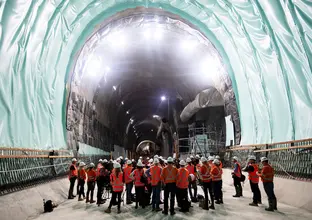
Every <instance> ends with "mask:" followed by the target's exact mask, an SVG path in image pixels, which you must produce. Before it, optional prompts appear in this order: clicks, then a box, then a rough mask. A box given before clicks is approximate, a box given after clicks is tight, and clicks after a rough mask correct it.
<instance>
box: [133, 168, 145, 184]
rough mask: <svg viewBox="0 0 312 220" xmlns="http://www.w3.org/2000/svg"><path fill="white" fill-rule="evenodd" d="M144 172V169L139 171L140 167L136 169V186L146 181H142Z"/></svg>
mask: <svg viewBox="0 0 312 220" xmlns="http://www.w3.org/2000/svg"><path fill="white" fill-rule="evenodd" d="M143 174H144V170H143V169H142V170H141V171H139V170H138V169H135V170H134V185H135V186H144V183H142V182H141V177H142V175H143Z"/></svg>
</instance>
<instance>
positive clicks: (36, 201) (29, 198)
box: [0, 178, 76, 220]
mask: <svg viewBox="0 0 312 220" xmlns="http://www.w3.org/2000/svg"><path fill="white" fill-rule="evenodd" d="M68 188H69V181H68V179H67V178H62V179H59V180H55V181H51V182H49V183H46V184H42V185H38V186H36V187H32V188H28V189H25V190H22V191H19V192H15V193H11V194H8V195H5V196H1V197H0V215H1V216H0V219H1V220H25V219H29V218H31V217H35V216H37V215H38V214H40V213H43V199H46V200H49V199H50V200H52V201H55V202H56V203H57V204H60V203H62V202H64V201H66V200H67V196H68ZM74 191H75V192H76V190H74Z"/></svg>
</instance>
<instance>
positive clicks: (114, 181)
mask: <svg viewBox="0 0 312 220" xmlns="http://www.w3.org/2000/svg"><path fill="white" fill-rule="evenodd" d="M122 175H123V174H122V172H119V174H118V178H117V177H116V172H113V173H112V174H111V175H110V180H111V181H110V182H111V185H112V187H113V191H114V192H122V191H123V186H124V184H123V182H122Z"/></svg>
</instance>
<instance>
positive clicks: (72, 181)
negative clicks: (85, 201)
mask: <svg viewBox="0 0 312 220" xmlns="http://www.w3.org/2000/svg"><path fill="white" fill-rule="evenodd" d="M76 179H77V177H75V176H74V177H72V178H70V179H69V182H70V185H69V191H68V198H72V197H73V193H74V187H75V182H76Z"/></svg>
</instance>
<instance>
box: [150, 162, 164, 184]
mask: <svg viewBox="0 0 312 220" xmlns="http://www.w3.org/2000/svg"><path fill="white" fill-rule="evenodd" d="M160 170H161V168H160V167H159V166H152V167H151V168H150V174H151V183H152V186H156V185H157V184H158V183H159V181H160V174H161V173H160Z"/></svg>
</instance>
